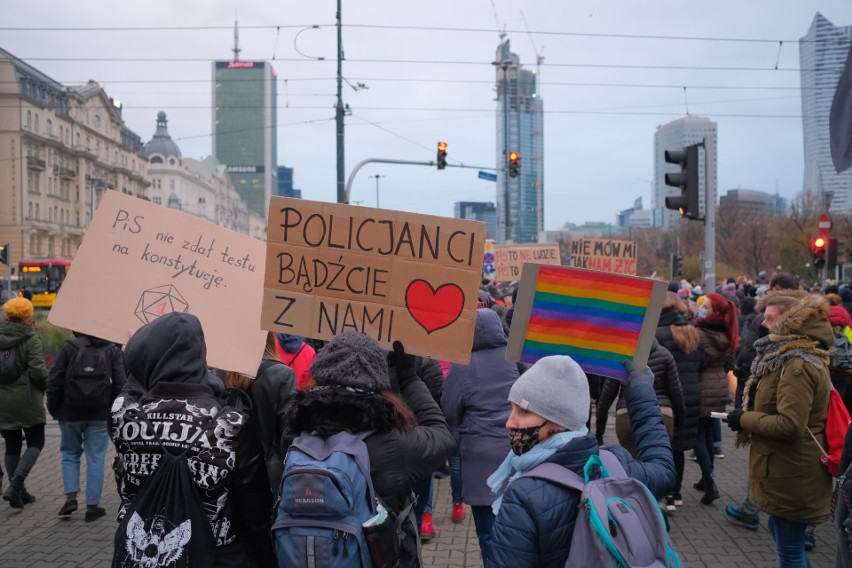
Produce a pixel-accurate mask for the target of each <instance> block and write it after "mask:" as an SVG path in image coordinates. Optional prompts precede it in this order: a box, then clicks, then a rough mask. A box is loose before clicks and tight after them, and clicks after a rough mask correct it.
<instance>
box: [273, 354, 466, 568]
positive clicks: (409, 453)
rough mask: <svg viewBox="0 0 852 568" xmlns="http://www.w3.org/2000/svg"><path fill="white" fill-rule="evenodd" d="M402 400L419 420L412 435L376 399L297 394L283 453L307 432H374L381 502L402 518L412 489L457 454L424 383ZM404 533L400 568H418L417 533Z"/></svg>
mask: <svg viewBox="0 0 852 568" xmlns="http://www.w3.org/2000/svg"><path fill="white" fill-rule="evenodd" d="M439 369H440V367H439ZM401 396H402V398H403V400H405V402H406V403H407V404H408V406H409V407H411V410H413V411H414V414H415V416H416V418H417V424H418V426H417V427H416V428H414V429H412V430H403V429H401V428H399V427H398V426H397V424H396V422H395V421H394V410H393V407H392V406H390V403H388V402H386V401H385V400H384V399H382V398H379V397H378V396H376V395H359V394H355V393H350V392H348V391H345V390H343V389H334V388H332V389H323V390H317V391H307V392H299V393H296V395H294V396H293V398H292V399H291V401H290V402H289V403H288V404H287V409H286V413H287V417H288V422H287V423H288V426H287V430H286V431H285V433H284V437H283V438H282V450H283V453H284V454H285V455H286V452H287V449H288V448H289V447H290V444H292V442H293V440H294V439H295V437H296V436H298V435H299V434H300V433H302V432H313V431H315V432H316V433H317V434H319V435H321V436H331V435H333V434H336V433H337V432H341V431H343V430H349V431H350V432H352V433H353V434H357V433H358V432H364V431H367V430H374V431H375V432H374V433H373V434H370V435H369V436H368V437H367V438H366V439H365V440H364V443H365V444H366V445H367V451H368V453H369V456H370V474H371V478H372V480H373V487H374V488H375V490H376V493H377V494H378V495H379V497H381V499H382V501H384V503H385V504H386V505H387V506H388V507H389V508H390V509H391V510H392V511H394V512H395V513H399V512H400V511H401V510H402V509H403V508H404V507H405V506H406V505H407V502H408V496H409V494H410V492H411V486H412V484H414V483H417V482H418V481H422V480H423V479H425V478H427V477H428V476H429V475H431V474H432V472H434V471H435V470H436V469H438V467H439V466H440V465H441V464H442V463H444V461H445V460H446V459H447V458H448V457H449V455H450V454H451V453H452V452H453V450H454V449H455V442H454V441H453V437H452V436H451V435H450V431H449V429H448V428H447V422H446V420H444V415H443V414H442V413H441V409H440V407H439V406H438V404H437V403H436V402H435V400H434V399H433V398H432V395H431V394H430V393H429V390H428V389H427V388H426V385H425V384H424V383H423V381H422V380H419V379H409V380H407V381H405V384H404V385H403V386H402V387H401ZM403 530H405V533H406V534H405V538H404V539H403V541H402V546H401V560H400V566H401V567H403V568H411V567H418V566H419V562H418V556H419V551H418V536H417V534H415V531H416V528H415V527H413V526H409V524H408V523H405V524H403Z"/></svg>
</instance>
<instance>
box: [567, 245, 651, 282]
mask: <svg viewBox="0 0 852 568" xmlns="http://www.w3.org/2000/svg"><path fill="white" fill-rule="evenodd" d="M571 266H573V267H576V268H588V269H589V270H600V271H602V272H615V273H616V274H629V275H632V276H635V275H636V243H635V242H633V241H620V240H615V239H582V238H581V239H574V240H572V241H571Z"/></svg>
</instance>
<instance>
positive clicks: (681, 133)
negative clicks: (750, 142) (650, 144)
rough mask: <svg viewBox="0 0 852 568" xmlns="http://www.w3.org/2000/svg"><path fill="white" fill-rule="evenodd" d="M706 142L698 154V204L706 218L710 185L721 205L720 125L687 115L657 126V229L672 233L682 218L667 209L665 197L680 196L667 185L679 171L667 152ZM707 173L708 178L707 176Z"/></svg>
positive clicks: (654, 197) (654, 207)
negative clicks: (706, 202)
mask: <svg viewBox="0 0 852 568" xmlns="http://www.w3.org/2000/svg"><path fill="white" fill-rule="evenodd" d="M699 142H704V145H705V147H704V150H702V149H701V148H699V152H698V161H699V166H700V167H699V168H698V187H699V197H698V204H699V210H700V211H701V216H702V217H703V216H704V201H705V199H704V197H705V195H706V193H707V191H706V190H707V188H706V184H707V183H709V184H710V187H711V189H712V190H713V195H714V196H716V201H717V202H718V192H717V190H716V188H717V187H718V183H717V169H716V156H717V151H716V149H717V146H716V144H717V126H716V123H715V122H713V121H712V120H710V119H709V118H706V117H702V116H684V117H683V118H678V119H677V120H673V121H671V122H669V123H667V124H663V125H661V126H658V127H657V132H655V133H654V193H653V195H652V196H651V198H652V199H651V209H652V210H653V212H654V226H655V227H660V228H662V229H664V230H670V229H672V228H674V227H676V226H677V224H678V223H679V222H680V221H681V219H682V217H681V215H680V213H678V212H677V211H675V210H673V209H666V197H668V196H672V197H674V196H678V195H680V194H681V193H680V189H678V188H676V187H671V186H669V185H666V180H665V174H666V173H668V172H678V171H680V168H679V167H678V165H677V164H668V163H666V160H665V156H664V154H665V151H666V150H680V149H682V148H685V147H686V146H690V145H692V144H697V143H699ZM705 172H706V175H705Z"/></svg>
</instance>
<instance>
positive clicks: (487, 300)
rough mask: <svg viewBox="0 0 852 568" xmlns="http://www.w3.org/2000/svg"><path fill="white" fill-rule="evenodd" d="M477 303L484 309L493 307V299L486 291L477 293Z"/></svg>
mask: <svg viewBox="0 0 852 568" xmlns="http://www.w3.org/2000/svg"><path fill="white" fill-rule="evenodd" d="M478 297H479V302H481V303H482V305H483V306H485V307H486V308H490V307H491V306H493V305H494V298H492V297H491V294H489V293H488V290H480V291H479V296H478Z"/></svg>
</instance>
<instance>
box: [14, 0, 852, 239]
mask: <svg viewBox="0 0 852 568" xmlns="http://www.w3.org/2000/svg"><path fill="white" fill-rule="evenodd" d="M235 10H236V12H237V15H238V18H239V22H240V26H241V30H240V47H241V48H242V50H243V51H242V55H241V59H245V60H252V59H254V60H271V59H273V58H274V59H275V60H276V61H274V62H273V65H274V67H275V70H276V72H277V73H278V80H279V84H278V123H279V128H278V163H279V165H286V166H290V167H293V168H295V179H296V187H298V188H301V189H302V190H303V195H304V197H305V198H308V199H317V200H323V201H334V200H335V195H336V194H335V191H336V189H335V188H336V185H335V180H336V177H335V171H336V170H335V128H334V109H333V106H334V100H335V99H334V95H335V72H336V62H335V61H334V59H335V55H336V31H335V28H334V22H335V10H336V2H335V1H334V0H313V1H311V2H294V1H283V2H272V1H260V0H243V1H240V2H234V1H229V2H222V1H218V0H180V1H178V0H168V1H167V0H148V1H146V2H138V1H127V2H114V1H110V2H107V1H105V0H85V1H84V2H58V1H45V0H27V1H26V2H24V1H21V0H0V13H2V14H3V20H2V23H0V27H2V29H0V47H3V48H4V49H6V50H7V51H10V52H12V53H13V54H15V55H17V56H18V57H21V58H22V59H24V60H27V61H28V62H29V63H31V64H32V65H34V66H35V67H36V68H38V69H40V70H41V71H43V72H45V73H47V74H48V75H50V76H51V77H53V78H54V79H56V80H58V81H60V82H62V83H64V84H69V85H70V84H81V83H84V82H86V81H87V80H89V79H94V80H96V81H98V82H99V83H100V84H101V85H103V86H104V87H105V89H106V91H107V94H108V95H109V96H112V97H114V98H116V99H118V100H120V101H121V102H122V103H123V104H124V109H125V110H124V118H125V120H126V122H127V126H128V127H129V128H131V129H132V130H134V131H135V132H136V133H138V134H139V135H140V136H142V138H143V140H145V141H147V140H149V139H150V138H151V136H153V134H154V129H155V120H156V115H157V112H158V111H159V110H164V111H166V113H167V114H168V120H169V132H170V133H171V135H172V137H173V138H174V139H175V140H176V141H177V142H178V144H179V145H180V147H181V150H182V152H183V155H184V156H186V157H194V158H201V157H204V156H207V155H209V154H210V153H211V137H210V132H211V109H210V103H211V65H210V63H209V61H212V60H216V59H228V58H230V55H231V51H230V50H231V48H232V46H233V31H232V29H231V28H230V26H232V25H233V21H234V15H235ZM521 11H523V15H522V12H521ZM816 11H820V12H821V13H822V14H823V15H824V16H826V17H827V18H828V19H829V20H830V21H831V22H832V23H834V24H836V25H849V24H852V2H850V1H849V0H834V1H830V0H825V1H823V0H809V1H803V0H753V1H751V0H735V1H731V0H719V1H716V2H688V1H686V0H681V1H679V2H674V1H658V0H646V1H643V2H638V1H635V0H607V1H601V0H594V1H592V0H570V1H567V0H536V1H534V2H517V1H507V0H493V1H492V0H462V1H458V0H455V1H445V0H432V1H430V2H405V1H403V2H400V1H394V0H370V1H365V0H360V1H349V2H344V6H343V22H344V24H345V25H347V24H348V25H352V26H362V27H344V31H343V42H344V50H345V56H346V58H347V61H346V62H345V63H344V68H343V73H344V76H345V77H346V78H347V79H348V80H349V82H351V83H352V84H353V85H356V84H357V83H364V84H365V85H366V86H367V87H368V89H366V90H359V91H357V92H356V91H355V90H353V88H351V87H349V86H345V87H344V88H345V90H344V101H345V102H346V103H347V104H348V105H349V106H350V108H351V109H352V116H350V117H348V118H347V128H346V171H347V175H348V173H349V171H350V170H351V169H352V167H353V166H355V164H357V163H358V162H359V161H361V160H363V159H365V158H369V157H381V158H392V159H402V160H418V161H429V160H433V159H434V157H435V145H436V143H437V141H438V140H444V141H446V142H448V144H449V147H448V157H449V161H450V163H461V162H463V163H465V164H471V165H479V166H491V167H494V159H495V158H494V156H495V123H496V115H495V112H496V110H495V108H496V103H495V102H494V77H495V73H494V67H493V66H492V64H491V62H492V61H493V60H494V55H495V50H496V48H497V45H498V43H499V38H498V34H497V31H496V30H497V29H503V28H505V29H506V30H508V37H509V38H510V39H511V42H512V50H513V51H514V52H515V53H517V54H518V55H519V56H520V58H521V61H522V63H524V64H525V66H526V67H527V68H529V69H534V68H535V62H536V51H538V52H539V54H541V55H543V56H544V58H545V59H544V63H543V65H542V66H541V87H540V94H541V97H542V98H543V99H544V108H545V117H544V124H545V126H544V130H545V138H544V147H545V152H544V164H545V175H544V188H545V213H546V214H545V228H547V229H555V228H558V227H560V226H562V224H563V223H565V222H566V221H571V222H575V223H583V222H586V221H607V222H611V221H613V220H614V217H615V213H616V212H617V211H619V210H621V209H625V208H628V207H630V206H631V205H632V203H633V200H634V199H635V198H637V197H639V196H641V197H642V198H643V201H644V204H645V207H646V208H648V207H650V204H651V185H650V179H651V178H652V176H653V136H654V131H655V129H656V127H657V126H658V125H660V124H663V123H665V122H668V121H670V120H673V119H675V118H678V117H680V116H683V115H684V114H685V113H686V110H687V106H686V105H687V102H688V108H689V112H690V113H691V114H694V115H701V116H709V117H711V118H712V119H714V120H716V121H717V122H718V129H719V190H720V192H721V193H723V194H724V192H725V191H727V190H728V189H733V188H737V187H742V188H749V189H758V190H763V191H770V192H774V191H775V189H776V187H777V189H778V191H779V192H780V193H781V195H783V196H785V197H793V196H795V195H796V194H797V193H798V192H799V191H800V190H801V186H802V170H803V165H802V156H803V150H802V121H801V113H802V109H801V101H800V97H799V91H798V87H799V73H798V68H799V51H798V44H797V40H798V39H799V38H800V37H801V36H803V35H804V34H805V33H806V32H807V30H808V27H809V26H810V23H811V20H812V19H813V17H814V14H815V13H816ZM524 17H525V19H526V26H525V23H524ZM498 23H499V25H498ZM313 25H318V26H320V28H319V29H308V30H307V31H304V32H303V33H301V35H300V36H299V39H298V43H297V44H296V45H294V38H295V36H296V34H298V33H299V32H300V30H301V29H303V28H304V27H309V26H313ZM175 26H180V27H189V28H196V29H189V30H163V29H148V30H120V31H119V30H115V31H106V30H92V31H58V30H56V28H60V27H66V28H67V27H90V28H111V27H112V28H116V27H148V28H163V27H175ZM216 26H226V27H227V29H198V28H205V27H206V28H210V27H216ZM252 26H254V28H253V27H252ZM276 26H280V28H279V29H276ZM369 26H376V27H369ZM378 26H387V27H378ZM406 26H408V27H412V26H419V27H431V28H465V30H464V31H454V30H434V29H432V30H416V29H402V28H404V27H406ZM24 27H30V28H32V27H42V28H48V30H47V31H42V30H20V29H18V30H16V29H10V28H24ZM526 27H528V29H529V30H530V33H529V34H528V33H526V31H525V29H526ZM475 30H484V31H475ZM578 34H592V35H591V36H589V35H578ZM594 34H598V35H597V37H595V36H594ZM604 34H607V35H609V36H610V37H602V36H603V35H604ZM612 36H617V37H612ZM626 36H678V37H679V38H704V39H651V38H648V37H626ZM724 38H736V39H745V40H769V41H759V42H758V41H720V40H721V39H724ZM779 42H782V43H781V44H780V51H779ZM297 48H298V50H297ZM299 52H301V53H302V54H305V55H307V56H309V57H313V58H306V57H303V56H302V55H300V54H299ZM317 57H324V58H325V61H317V60H316V59H315V58H317ZM99 58H115V59H119V61H98V60H97V59H99ZM140 59H143V60H144V59H148V60H151V61H139V60H140ZM181 60H183V61H181ZM187 60H190V61H187ZM376 60H392V62H377V61H376ZM424 62H432V63H424ZM450 62H453V63H450ZM776 64H777V67H778V70H775V67H776ZM617 66H632V67H630V68H619V67H617ZM643 66H644V67H647V66H663V67H668V68H667V69H648V68H640V67H643ZM673 67H688V68H690V69H674V68H673ZM695 67H715V68H720V67H724V68H737V70H697V69H694V68H695ZM743 68H750V69H755V68H759V69H761V70H751V71H749V70H740V69H743ZM403 79H408V80H409V81H403ZM413 79H417V80H420V79H428V80H429V81H411V80H413ZM581 84H584V85H581ZM601 85H611V86H601ZM683 86H687V87H688V88H687V89H686V93H684V90H683ZM710 87H716V88H710ZM756 115H763V116H762V117H759V116H756ZM375 174H380V175H384V176H386V177H384V178H383V179H381V180H380V191H381V205H382V207H386V208H392V209H401V210H408V211H417V212H422V213H430V214H436V215H447V216H451V215H452V212H453V203H454V202H455V201H460V200H474V201H486V200H487V201H494V199H495V184H494V183H492V182H487V181H482V180H479V179H477V174H476V170H465V169H447V170H444V171H440V172H439V171H437V170H436V169H435V168H426V167H415V166H398V165H370V166H367V167H365V168H364V169H362V170H361V172H360V173H359V174H358V176H357V177H356V179H355V182H354V185H353V190H352V200H353V201H363V202H364V204H365V205H370V206H374V205H375V199H376V192H375V180H374V179H370V178H369V177H368V176H371V175H375Z"/></svg>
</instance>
